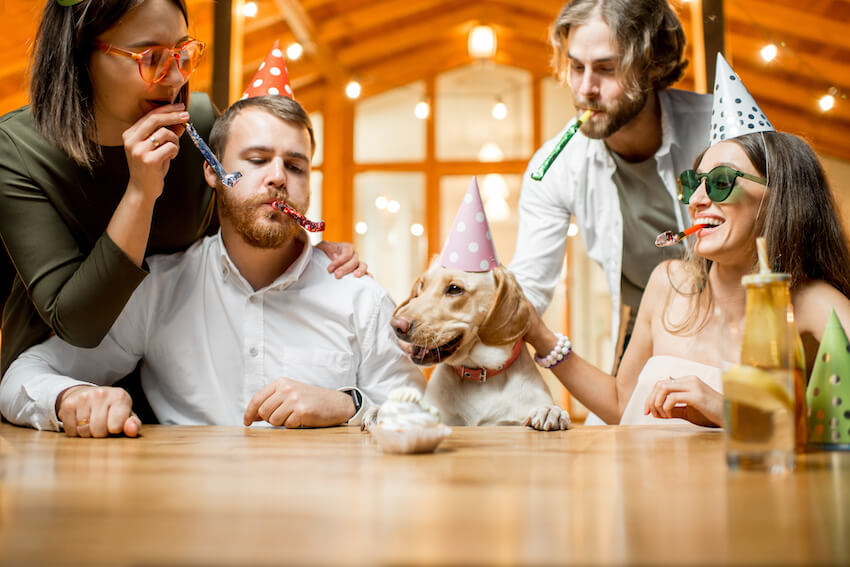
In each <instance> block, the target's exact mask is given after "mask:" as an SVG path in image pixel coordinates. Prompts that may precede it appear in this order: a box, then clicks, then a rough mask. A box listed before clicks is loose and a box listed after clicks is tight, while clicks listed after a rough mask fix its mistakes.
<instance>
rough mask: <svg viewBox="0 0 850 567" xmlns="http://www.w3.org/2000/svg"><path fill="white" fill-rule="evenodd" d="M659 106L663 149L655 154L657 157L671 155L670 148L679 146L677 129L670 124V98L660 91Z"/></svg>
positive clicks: (659, 149) (660, 148)
mask: <svg viewBox="0 0 850 567" xmlns="http://www.w3.org/2000/svg"><path fill="white" fill-rule="evenodd" d="M658 104H659V106H660V107H661V147H659V148H658V151H656V152H655V155H656V157H660V156H665V155H667V154H669V153H670V147H671V146H673V145H679V139H678V137H677V136H676V134H677V132H676V129H675V128H674V127H673V124H671V123H670V113H671V109H670V97H668V96H667V92H666V91H658Z"/></svg>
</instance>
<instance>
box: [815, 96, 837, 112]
mask: <svg viewBox="0 0 850 567" xmlns="http://www.w3.org/2000/svg"><path fill="white" fill-rule="evenodd" d="M818 106H820V109H821V110H823V111H824V112H828V111H830V110H832V107H833V106H835V97H834V96H832V95H831V94H826V95H823V96H822V97H820V100H818Z"/></svg>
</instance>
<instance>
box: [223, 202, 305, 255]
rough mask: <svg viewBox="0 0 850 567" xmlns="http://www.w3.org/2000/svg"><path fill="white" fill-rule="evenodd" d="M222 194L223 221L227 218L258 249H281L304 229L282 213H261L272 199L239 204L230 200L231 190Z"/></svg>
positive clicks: (246, 240)
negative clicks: (229, 192)
mask: <svg viewBox="0 0 850 567" xmlns="http://www.w3.org/2000/svg"><path fill="white" fill-rule="evenodd" d="M218 195H219V202H218V207H219V210H220V211H221V216H222V219H227V220H228V221H229V222H230V224H231V225H232V226H233V228H234V230H235V231H236V232H237V234H239V235H240V236H241V237H242V239H243V240H244V241H245V242H246V243H247V244H249V245H251V246H253V247H255V248H266V249H269V248H281V247H282V246H283V245H284V244H286V243H287V242H289V241H290V240H292V239H293V238H295V237H296V236H297V235H298V232H299V231H300V230H301V228H300V227H299V226H298V224H297V223H296V222H295V220H294V219H292V218H291V217H290V216H289V215H286V214H284V213H282V212H280V211H278V210H274V209H272V210H263V211H262V212H260V210H261V208H262V207H263V206H264V205H265V204H266V203H268V200H269V198H268V197H266V198H262V199H257V200H254V201H251V202H238V201H235V200H234V199H231V198H230V197H229V195H228V190H227V189H224V190H222V191H219V193H218ZM281 200H284V199H281ZM286 203H287V204H288V205H289V206H290V207H292V208H293V209H296V210H297V211H298V212H300V213H303V212H304V211H302V210H301V207H296V206H295V204H294V203H291V202H289V201H286ZM305 209H306V207H305Z"/></svg>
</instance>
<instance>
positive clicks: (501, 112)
mask: <svg viewBox="0 0 850 567" xmlns="http://www.w3.org/2000/svg"><path fill="white" fill-rule="evenodd" d="M492 114H493V118H495V119H496V120H504V119H505V117H506V116H507V115H508V107H507V105H506V104H505V102H504V101H503V100H502V99H500V98H497V99H496V102H495V103H494V104H493V112H492Z"/></svg>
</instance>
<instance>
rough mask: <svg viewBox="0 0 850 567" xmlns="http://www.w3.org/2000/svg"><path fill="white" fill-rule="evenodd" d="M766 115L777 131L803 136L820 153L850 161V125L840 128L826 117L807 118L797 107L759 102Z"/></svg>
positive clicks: (813, 116)
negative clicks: (849, 144) (849, 142)
mask: <svg viewBox="0 0 850 567" xmlns="http://www.w3.org/2000/svg"><path fill="white" fill-rule="evenodd" d="M759 105H760V106H761V108H762V110H763V111H764V113H765V115H766V116H768V117H769V118H770V121H771V123H773V125H774V127H776V129H777V130H780V131H783V132H790V133H792V134H797V135H799V136H803V137H804V138H805V139H806V140H807V141H808V142H809V143H810V144H811V145H812V147H813V148H815V150H816V151H817V152H818V153H822V154H825V155H830V156H833V157H837V158H841V159H844V160H850V147H848V146H847V136H848V132H850V125H844V126H843V127H838V126H836V125H835V124H832V123H830V121H829V119H827V118H826V115H823V114H821V115H820V116H815V115H812V116H806V115H803V114H802V113H800V112H799V110H798V109H797V108H795V107H788V106H785V105H782V104H778V103H774V102H772V101H765V102H764V103H763V104H762V103H761V102H759Z"/></svg>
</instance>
